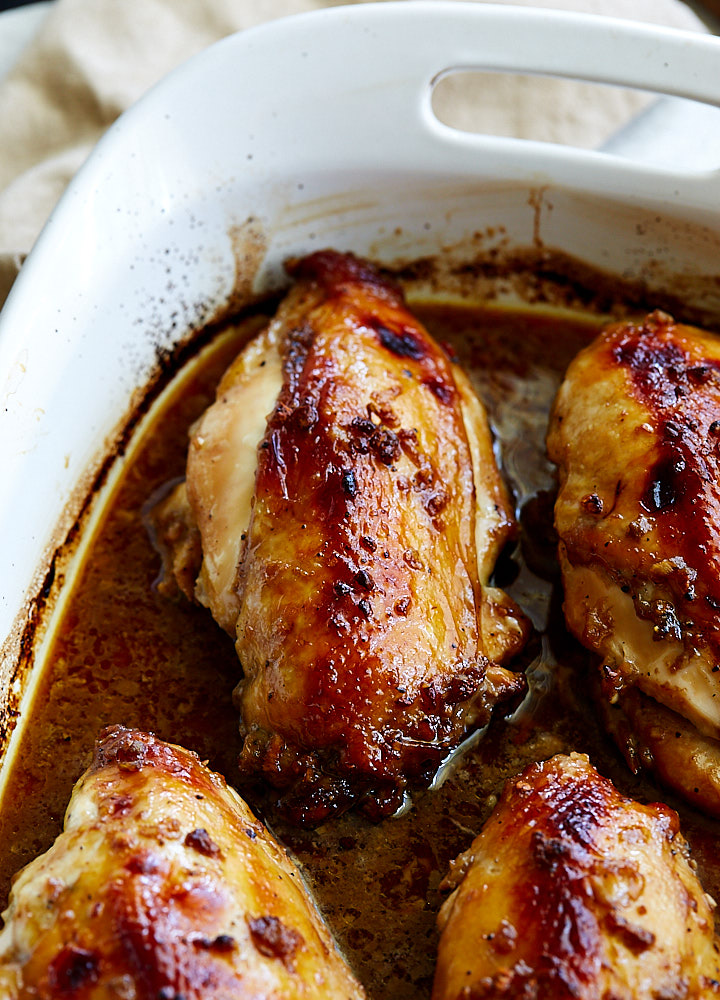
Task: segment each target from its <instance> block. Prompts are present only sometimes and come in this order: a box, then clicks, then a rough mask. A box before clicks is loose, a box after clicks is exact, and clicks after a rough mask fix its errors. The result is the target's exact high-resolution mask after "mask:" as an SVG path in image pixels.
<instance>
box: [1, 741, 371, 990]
mask: <svg viewBox="0 0 720 1000" xmlns="http://www.w3.org/2000/svg"><path fill="white" fill-rule="evenodd" d="M4 920H5V927H4V929H3V931H2V933H1V934H0V994H1V995H2V996H3V997H7V998H9V1000H12V998H18V1000H20V998H23V997H38V998H45V1000H50V998H61V997H62V998H66V1000H67V998H70V997H71V998H73V1000H95V998H101V997H102V998H111V997H112V998H123V997H125V998H132V1000H161V998H165V1000H170V998H173V1000H177V998H179V997H183V998H185V1000H213V998H218V1000H220V998H222V1000H230V998H232V1000H241V998H245V997H247V998H248V1000H249V998H252V1000H265V998H267V1000H270V998H273V1000H291V998H292V1000H295V998H297V1000H300V998H307V1000H316V998H321V997H323V998H328V1000H330V998H332V1000H338V998H347V1000H362V998H363V997H364V993H363V990H362V988H361V987H360V986H359V985H358V983H357V982H356V981H355V979H354V977H353V976H352V974H351V972H350V970H349V969H348V967H347V966H346V964H345V962H344V961H343V959H342V958H341V957H340V955H339V953H338V952H337V950H336V948H335V945H334V943H333V941H332V939H331V937H330V934H329V932H328V930H327V928H326V927H325V925H324V923H323V921H322V919H321V917H320V915H319V914H318V912H317V911H316V909H315V907H314V906H313V904H312V902H311V901H310V898H309V895H308V891H307V889H306V888H305V886H304V884H303V882H302V880H301V877H300V873H299V872H298V870H297V869H296V868H295V866H294V865H293V864H292V863H291V862H290V860H289V858H288V857H287V855H286V853H285V852H284V850H283V849H282V848H281V847H280V846H279V845H278V844H277V843H276V842H275V841H274V840H273V838H272V837H271V836H270V835H269V833H268V832H267V830H265V828H264V827H263V826H262V825H261V824H260V823H259V822H258V821H257V820H256V819H255V818H254V816H253V815H252V813H251V812H250V810H249V809H248V808H247V806H246V805H245V803H244V802H243V801H242V799H240V797H239V796H238V795H237V794H236V793H235V792H234V791H232V789H230V788H228V787H227V785H226V784H225V782H224V780H223V779H222V778H221V777H219V776H218V775H216V774H214V773H212V772H211V771H209V770H208V769H207V768H206V767H204V766H203V765H202V764H201V763H200V761H199V760H198V758H197V757H196V756H195V754H193V753H190V752H189V751H187V750H183V749H182V748H180V747H176V746H171V745H169V744H167V743H162V742H160V741H159V740H156V739H155V738H154V737H152V736H149V735H148V734H146V733H142V732H138V731H135V730H127V729H123V728H121V727H113V728H112V729H110V730H108V731H107V732H106V734H105V735H104V738H103V739H102V740H101V741H100V742H99V744H98V746H97V748H96V752H95V758H94V761H93V763H92V765H91V766H90V768H89V770H88V771H87V773H86V774H85V775H84V776H83V778H82V779H81V780H80V781H79V783H78V784H77V786H76V788H75V791H74V793H73V796H72V799H71V801H70V805H69V807H68V810H67V814H66V817H65V829H64V832H63V833H62V834H61V835H60V836H59V837H58V838H57V840H56V841H55V844H54V845H53V846H52V847H51V848H50V850H49V851H48V852H47V853H46V854H44V855H42V856H41V857H39V858H37V859H36V860H35V861H33V862H32V863H31V864H30V865H28V866H27V867H26V868H25V869H24V870H23V871H22V872H21V873H20V874H19V875H18V876H17V877H16V880H15V882H14V885H13V888H12V892H11V896H10V905H9V907H8V910H7V911H6V912H5V914H4Z"/></svg>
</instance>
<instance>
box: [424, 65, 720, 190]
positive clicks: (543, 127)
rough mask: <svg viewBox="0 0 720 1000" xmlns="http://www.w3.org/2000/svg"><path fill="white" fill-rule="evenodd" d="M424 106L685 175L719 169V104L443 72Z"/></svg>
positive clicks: (504, 132)
mask: <svg viewBox="0 0 720 1000" xmlns="http://www.w3.org/2000/svg"><path fill="white" fill-rule="evenodd" d="M431 107H432V111H433V114H434V115H435V117H436V118H437V119H438V120H439V121H440V122H441V123H442V124H443V125H447V126H449V127H451V128H454V129H457V130H459V131H461V132H470V133H477V134H483V135H491V136H502V137H507V138H515V139H530V140H534V141H537V142H546V143H554V144H559V145H564V146H572V147H575V148H579V149H595V150H601V151H603V152H608V153H612V154H613V155H616V156H622V157H624V158H626V159H629V160H634V161H636V162H640V163H646V164H648V163H652V164H653V165H655V166H659V167H666V168H668V169H673V170H682V171H684V172H688V173H694V172H698V173H700V172H704V171H707V170H715V169H718V168H719V167H720V108H717V107H714V106H711V105H707V104H702V103H700V102H697V101H690V100H686V99H683V98H678V97H666V96H658V95H657V94H654V93H649V92H648V91H644V90H637V89H632V88H628V87H619V86H615V85H612V84H604V83H603V84H600V83H590V82H587V81H583V80H575V79H567V78H560V77H554V76H546V75H541V74H533V73H504V72H498V71H480V70H463V69H455V70H448V71H447V72H445V73H443V74H441V75H440V76H439V77H438V78H437V79H436V80H435V81H434V85H433V91H432V98H431Z"/></svg>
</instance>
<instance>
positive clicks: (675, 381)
mask: <svg viewBox="0 0 720 1000" xmlns="http://www.w3.org/2000/svg"><path fill="white" fill-rule="evenodd" d="M719 449H720V340H718V338H717V337H715V336H714V335H712V334H709V333H705V332H703V331H701V330H698V329H695V328H692V327H688V326H682V325H680V324H678V323H675V322H674V320H673V319H672V318H671V317H670V316H667V315H666V314H664V313H659V312H656V313H653V314H651V315H650V316H648V317H647V318H646V319H645V320H644V321H641V322H637V323H630V322H623V323H617V324H614V325H612V326H610V327H608V328H607V329H606V330H605V331H604V332H603V333H602V334H601V335H600V336H599V337H598V338H597V339H596V340H595V341H594V342H593V343H592V344H591V345H590V346H589V347H587V348H586V349H585V350H583V351H582V352H581V353H580V354H579V355H578V356H577V357H576V358H575V360H574V361H573V362H572V363H571V365H570V367H569V368H568V371H567V375H566V378H565V380H564V382H563V384H562V386H561V388H560V390H559V393H558V395H557V398H556V401H555V405H554V409H553V413H552V416H551V423H550V430H549V435H548V453H549V455H550V458H551V459H552V461H554V462H555V463H557V466H558V471H559V480H560V488H559V493H558V498H557V503H556V506H555V524H556V528H557V532H558V535H559V539H560V543H559V557H560V564H561V569H562V574H563V583H564V588H565V617H566V620H567V623H568V626H569V628H570V630H571V632H572V633H573V634H574V635H575V636H576V637H577V638H578V639H579V640H580V642H582V643H583V644H584V645H585V646H587V647H588V648H589V649H591V650H594V651H596V652H597V653H598V654H599V655H600V656H601V657H602V692H603V695H602V697H603V699H604V701H605V703H606V704H605V706H604V711H605V714H606V717H607V720H608V722H609V724H610V727H611V729H612V730H613V732H614V733H615V735H616V737H617V738H618V741H619V742H620V745H621V747H622V748H623V750H624V752H625V755H626V758H627V759H628V761H629V763H630V764H631V766H633V767H634V768H635V769H637V768H638V767H639V766H641V765H642V764H646V765H648V766H649V767H651V768H652V769H653V770H654V771H655V772H656V774H657V775H659V776H660V777H661V778H662V779H663V780H664V781H666V782H667V783H669V784H671V785H672V786H673V787H674V788H675V789H676V790H677V791H679V792H681V793H682V794H684V795H685V796H686V797H687V798H688V799H689V801H691V802H693V803H694V804H696V805H698V806H700V807H701V808H703V809H705V810H707V811H709V812H711V813H714V814H716V815H720V742H718V741H719V740H720V615H719V613H718V612H719V610H720V478H719V472H720V450H719ZM631 692H632V696H631ZM678 723H679V725H678ZM668 729H670V730H671V731H672V734H673V736H672V739H667V738H665V737H666V735H667V732H668ZM675 733H677V736H675Z"/></svg>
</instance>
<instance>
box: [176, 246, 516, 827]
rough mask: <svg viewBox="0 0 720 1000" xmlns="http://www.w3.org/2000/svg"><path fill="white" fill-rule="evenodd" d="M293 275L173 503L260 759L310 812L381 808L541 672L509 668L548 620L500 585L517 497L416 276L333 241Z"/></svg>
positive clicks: (246, 750) (225, 385) (198, 436)
mask: <svg viewBox="0 0 720 1000" xmlns="http://www.w3.org/2000/svg"><path fill="white" fill-rule="evenodd" d="M290 271H291V274H292V276H293V278H294V279H295V284H294V287H293V288H292V289H291V291H290V292H289V294H288V296H287V298H286V299H285V300H284V301H283V303H282V304H281V306H280V308H279V310H278V313H277V315H276V317H275V318H274V319H273V320H272V321H271V322H270V324H269V325H268V327H267V328H266V329H265V330H264V332H262V333H261V334H260V335H259V336H258V337H256V338H255V339H254V340H253V341H252V342H251V343H250V344H249V345H248V346H247V347H246V348H245V349H244V350H243V351H242V352H241V354H240V355H239V357H238V358H237V359H236V361H235V362H234V363H233V364H232V365H231V367H230V368H229V370H228V371H227V372H226V374H225V375H224V377H223V379H222V381H221V383H220V385H219V387H218V392H217V399H216V402H215V403H214V404H213V405H212V406H211V407H210V408H209V409H208V410H207V411H206V412H205V414H204V415H203V416H202V417H201V418H200V420H199V421H198V422H197V423H196V425H195V426H194V428H193V429H192V433H191V440H190V446H189V454H188V462H187V478H186V483H185V484H184V486H182V487H180V488H179V489H178V490H177V491H176V494H175V495H174V496H173V497H171V499H170V501H169V509H170V511H171V512H172V511H175V514H176V515H177V512H178V511H180V514H179V515H177V516H180V517H181V518H182V516H185V517H186V518H189V520H190V521H191V522H192V523H193V524H194V525H196V527H197V530H198V531H199V536H200V539H201V546H202V557H203V558H202V566H201V568H200V571H199V575H198V577H197V582H196V584H195V586H194V594H195V597H196V598H197V599H198V600H200V602H201V603H203V604H205V605H206V606H207V607H209V609H210V610H211V612H212V614H213V616H214V617H215V619H216V620H217V621H218V623H219V624H220V625H222V626H223V628H225V629H226V630H227V631H228V632H229V633H230V634H231V635H233V636H234V637H235V639H236V648H237V653H238V656H239V658H240V661H241V664H242V667H243V671H244V678H243V679H242V680H241V682H240V683H239V685H238V687H237V690H236V700H237V704H238V706H239V708H240V711H241V717H242V724H241V725H242V731H243V734H244V747H243V751H242V755H241V768H242V769H243V770H244V771H245V772H247V773H249V774H253V773H254V774H257V773H259V774H262V775H263V776H264V777H265V778H266V779H268V780H269V781H270V782H271V783H272V784H274V785H275V786H276V787H277V788H279V789H281V791H282V800H283V805H284V808H285V810H286V812H287V813H288V814H289V815H290V816H291V817H292V818H294V819H295V820H296V821H299V822H317V821H319V820H321V819H322V818H323V817H324V816H326V815H328V814H329V813H331V812H335V811H338V810H340V809H343V808H346V807H347V806H349V805H351V804H354V803H356V802H360V803H361V805H362V806H363V808H364V809H365V810H366V811H367V812H368V813H370V814H371V815H374V816H376V817H379V816H382V815H386V814H388V813H390V812H392V811H394V810H395V809H396V808H397V807H398V805H399V804H400V803H401V802H402V799H403V795H404V793H405V790H406V788H407V786H408V784H414V783H416V782H424V781H427V780H428V777H429V776H430V775H431V774H432V773H433V772H434V771H435V770H436V769H437V767H438V765H439V764H440V762H441V761H442V759H443V758H444V757H445V756H446V755H447V754H448V753H449V752H450V751H451V750H452V749H453V748H454V747H456V746H457V745H458V743H459V742H460V741H461V740H462V739H463V737H464V736H465V734H466V733H468V732H469V731H471V730H472V729H475V728H478V727H482V726H484V725H485V724H486V723H487V722H488V721H489V719H490V717H491V713H492V711H493V709H494V708H495V707H496V706H497V705H502V704H506V703H509V702H510V701H511V700H513V699H517V698H518V697H520V696H521V694H522V692H523V690H524V685H525V681H524V677H523V676H522V675H521V674H515V673H512V672H510V671H509V670H507V669H505V666H504V664H505V663H506V662H507V661H508V660H509V659H510V658H511V657H512V656H513V655H514V654H515V653H517V652H518V651H519V649H520V648H521V646H522V645H523V643H524V641H525V639H526V637H527V632H528V623H527V621H526V619H525V618H524V616H523V615H522V613H521V612H520V611H519V609H518V608H517V607H516V606H515V605H514V604H513V602H512V601H511V600H510V599H509V598H508V597H507V595H505V594H504V593H503V592H501V591H500V590H498V589H496V588H494V587H491V586H489V585H488V580H489V577H490V574H491V572H492V569H493V566H494V563H495V560H496V558H497V556H498V554H499V552H500V550H501V549H502V547H503V546H504V545H505V543H506V542H507V540H508V539H509V538H511V537H512V535H513V533H514V530H515V526H514V521H513V513H512V507H511V504H510V500H509V497H508V495H507V492H506V489H505V487H504V485H503V483H502V480H501V478H500V475H499V472H498V468H497V464H496V461H495V456H494V453H493V443H492V439H491V435H490V430H489V427H488V422H487V416H486V414H485V411H484V409H483V407H482V404H481V403H480V402H479V400H478V399H477V397H476V396H475V394H474V392H473V391H472V389H471V387H470V384H469V382H468V380H467V378H466V377H465V376H464V374H463V373H462V372H461V371H460V369H459V368H458V366H457V365H456V364H455V363H454V362H453V361H452V360H451V359H450V358H449V357H448V356H447V354H446V353H445V352H444V351H443V350H442V349H441V348H440V347H439V345H437V344H436V343H435V342H434V341H433V340H432V338H431V337H430V336H429V334H428V333H427V331H426V330H425V329H424V328H423V327H422V325H421V324H420V323H419V322H418V321H417V320H416V319H415V318H414V317H413V316H412V314H411V313H410V312H409V310H408V308H407V306H406V304H405V302H404V299H403V295H402V292H401V290H400V289H399V287H398V286H396V285H395V284H394V283H393V282H391V281H389V280H387V279H386V278H385V277H383V276H382V275H381V274H380V273H379V271H378V270H377V269H376V268H374V267H373V266H371V265H370V264H368V263H366V262H365V261H362V260H359V259H358V258H356V257H353V256H352V255H350V254H340V253H335V252H332V251H323V252H319V253H316V254H313V255H311V256H310V257H307V258H304V259H302V260H300V261H298V262H296V263H295V264H294V265H293V266H292V267H291V268H290ZM183 511H184V512H185V513H184V515H183V514H182V512H183ZM170 519H171V517H170ZM165 521H166V522H167V521H168V515H167V512H166V515H165ZM160 533H161V534H162V524H161V525H160ZM188 534H189V536H192V531H189V533H188ZM185 580H187V576H186V577H185ZM180 582H181V585H182V581H180ZM185 590H186V592H187V591H188V587H187V582H185Z"/></svg>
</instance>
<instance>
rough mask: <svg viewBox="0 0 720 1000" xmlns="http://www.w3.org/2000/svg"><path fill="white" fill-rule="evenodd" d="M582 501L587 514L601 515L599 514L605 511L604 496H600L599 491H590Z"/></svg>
mask: <svg viewBox="0 0 720 1000" xmlns="http://www.w3.org/2000/svg"><path fill="white" fill-rule="evenodd" d="M580 503H581V504H582V508H583V510H584V511H585V512H586V513H587V514H592V515H594V516H596V517H599V515H600V514H602V512H603V502H602V498H601V497H599V496H598V495H597V493H588V494H587V496H584V497H583V498H582V500H581V501H580Z"/></svg>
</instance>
